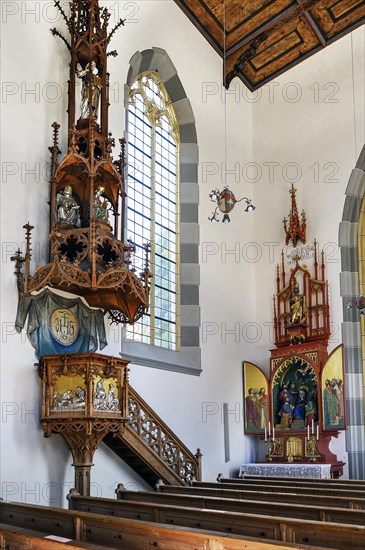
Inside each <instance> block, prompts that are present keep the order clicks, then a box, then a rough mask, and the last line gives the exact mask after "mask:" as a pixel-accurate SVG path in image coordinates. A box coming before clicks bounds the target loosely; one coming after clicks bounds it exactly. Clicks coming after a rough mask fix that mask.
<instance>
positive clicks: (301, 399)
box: [293, 388, 308, 421]
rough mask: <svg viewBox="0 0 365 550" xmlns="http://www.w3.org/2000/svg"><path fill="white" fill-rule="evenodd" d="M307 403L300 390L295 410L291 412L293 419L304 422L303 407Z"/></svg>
mask: <svg viewBox="0 0 365 550" xmlns="http://www.w3.org/2000/svg"><path fill="white" fill-rule="evenodd" d="M307 402H308V401H307V397H306V393H305V390H304V389H302V388H300V389H299V395H298V400H297V404H296V405H295V408H294V411H293V414H294V418H297V419H299V420H303V421H304V420H305V406H306V404H307Z"/></svg>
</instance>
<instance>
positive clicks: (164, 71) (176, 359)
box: [122, 47, 201, 374]
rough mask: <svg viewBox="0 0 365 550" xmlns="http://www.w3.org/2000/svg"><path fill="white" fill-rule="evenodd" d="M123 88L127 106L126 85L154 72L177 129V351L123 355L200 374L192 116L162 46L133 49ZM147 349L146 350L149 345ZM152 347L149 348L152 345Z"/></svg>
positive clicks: (135, 349)
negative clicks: (162, 86) (178, 160)
mask: <svg viewBox="0 0 365 550" xmlns="http://www.w3.org/2000/svg"><path fill="white" fill-rule="evenodd" d="M129 64H130V67H129V71H128V76H127V82H126V85H125V90H124V98H125V102H124V103H125V108H126V109H127V107H128V96H129V91H130V87H131V85H132V84H133V82H134V80H135V78H136V77H137V76H138V75H139V74H140V73H142V72H145V71H153V72H155V73H157V74H158V75H159V77H160V79H161V81H162V82H163V84H164V86H165V87H166V90H167V92H168V94H169V96H170V99H171V104H172V106H173V108H174V111H175V114H176V118H177V121H178V123H179V127H180V150H179V152H180V166H179V170H180V291H181V295H180V336H181V340H180V351H179V352H174V351H171V350H164V349H162V348H157V347H155V346H147V345H145V344H137V343H126V342H124V343H123V347H122V355H123V357H126V358H128V359H130V360H131V361H132V362H135V363H137V364H141V365H147V366H152V367H156V368H163V369H167V370H174V371H178V372H186V373H189V374H199V373H200V372H201V368H200V365H201V351H200V339H199V327H200V306H199V284H200V269H199V224H198V203H199V193H198V164H199V151H198V143H197V133H196V127H195V118H194V114H193V110H192V107H191V104H190V101H189V99H188V98H187V96H186V93H185V90H184V87H183V85H182V83H181V81H180V78H179V76H178V74H177V70H176V68H175V66H174V64H173V63H172V61H171V59H170V57H169V56H168V54H167V53H166V51H165V50H163V49H161V48H155V47H153V48H151V49H148V50H144V51H143V52H136V53H135V54H134V55H133V57H132V58H131V59H130V61H129ZM147 348H150V349H147ZM152 348H153V349H152Z"/></svg>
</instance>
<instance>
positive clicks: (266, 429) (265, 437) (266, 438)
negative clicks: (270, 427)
mask: <svg viewBox="0 0 365 550" xmlns="http://www.w3.org/2000/svg"><path fill="white" fill-rule="evenodd" d="M265 441H267V428H266V426H265Z"/></svg>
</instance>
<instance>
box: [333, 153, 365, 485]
mask: <svg viewBox="0 0 365 550" xmlns="http://www.w3.org/2000/svg"><path fill="white" fill-rule="evenodd" d="M364 195H365V146H364V147H363V149H362V151H361V154H360V157H359V159H358V161H357V163H356V166H355V168H354V169H353V170H352V172H351V176H350V179H349V182H348V185H347V188H346V198H345V205H344V209H343V215H342V221H341V223H340V230H339V245H340V249H341V274H340V289H341V296H342V300H343V323H342V340H343V344H344V355H345V375H346V393H347V399H346V405H347V420H348V430H347V432H346V449H347V452H348V458H349V473H350V477H351V478H355V479H364V475H365V438H364V396H363V365H362V363H363V361H362V350H361V334H360V332H361V331H360V317H359V310H358V309H357V308H356V307H352V308H351V309H349V308H348V307H346V306H347V304H348V303H349V301H350V300H351V299H354V298H355V297H357V296H358V295H359V248H358V236H359V217H360V209H361V205H362V202H363V199H364Z"/></svg>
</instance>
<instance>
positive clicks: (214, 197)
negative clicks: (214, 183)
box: [208, 185, 256, 223]
mask: <svg viewBox="0 0 365 550" xmlns="http://www.w3.org/2000/svg"><path fill="white" fill-rule="evenodd" d="M209 197H210V200H211V201H212V202H215V203H217V206H216V208H215V210H214V212H212V215H211V216H209V217H208V220H210V221H211V222H218V221H219V212H218V210H219V211H220V212H222V214H223V219H222V222H223V223H229V222H230V221H231V218H230V217H229V213H230V212H231V211H232V210H233V208H234V206H235V204H236V203H237V202H241V201H243V200H245V201H246V208H245V212H252V211H253V210H255V208H256V207H255V206H254V205H253V204H252V201H251V199H248V198H247V197H242V199H239V200H237V199H236V197H235V196H234V194H233V193H232V191H231V190H230V189H229V187H228V186H227V185H226V186H224V188H223V191H219V189H213V191H212V192H211V193H209Z"/></svg>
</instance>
